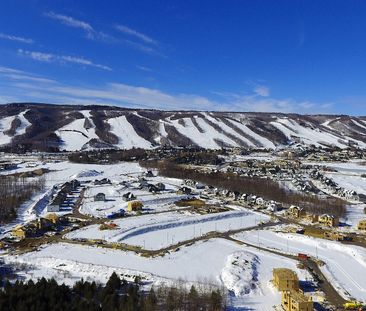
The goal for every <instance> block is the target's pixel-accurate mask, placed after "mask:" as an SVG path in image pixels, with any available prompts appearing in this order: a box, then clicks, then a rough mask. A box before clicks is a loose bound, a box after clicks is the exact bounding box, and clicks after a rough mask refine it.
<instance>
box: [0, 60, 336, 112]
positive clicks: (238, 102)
mask: <svg viewBox="0 0 366 311" xmlns="http://www.w3.org/2000/svg"><path fill="white" fill-rule="evenodd" d="M75 62H78V59H76V60H75ZM0 75H2V76H4V77H5V78H7V79H8V80H9V81H8V83H7V84H6V85H7V88H8V89H11V88H12V90H15V91H16V92H17V93H16V95H17V100H18V101H31V100H32V101H43V102H49V103H56V104H103V105H115V106H124V107H130V108H149V109H162V110H208V111H211V110H216V111H249V112H288V113H289V112H293V113H309V114H313V113H330V112H331V109H332V103H313V102H308V101H296V100H294V99H276V98H271V97H269V96H267V97H263V96H258V95H257V94H256V93H254V92H253V94H251V95H243V94H235V93H225V92H224V93H219V95H220V96H221V95H223V96H222V98H221V100H211V99H209V98H206V97H203V96H199V95H195V94H184V93H181V94H171V93H167V92H163V91H162V90H159V89H152V88H148V87H144V86H133V85H128V84H124V83H107V84H105V85H104V86H101V87H78V86H70V85H67V84H65V83H59V82H56V81H53V80H49V79H46V78H43V77H39V76H37V75H32V74H30V73H26V72H22V71H19V70H17V69H12V68H7V67H1V66H0ZM14 75H15V76H14ZM16 75H18V76H22V77H17V76H16ZM42 79H44V81H42ZM3 80H4V79H3ZM34 82H37V83H34ZM50 83H53V84H52V87H49V86H50ZM3 85H5V84H4V83H3ZM2 94H3V96H7V95H9V94H6V92H2ZM10 95H11V96H15V93H11V94H10Z"/></svg>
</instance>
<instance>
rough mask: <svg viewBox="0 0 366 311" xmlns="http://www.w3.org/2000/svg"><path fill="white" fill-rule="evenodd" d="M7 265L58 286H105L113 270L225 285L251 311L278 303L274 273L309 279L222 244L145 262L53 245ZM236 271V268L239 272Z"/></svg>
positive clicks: (267, 257)
mask: <svg viewBox="0 0 366 311" xmlns="http://www.w3.org/2000/svg"><path fill="white" fill-rule="evenodd" d="M236 257H238V258H239V260H245V259H250V260H251V264H250V265H245V266H241V267H240V268H238V267H237V265H236V264H235V261H233V259H234V258H236ZM5 261H6V262H7V263H19V264H26V265H29V266H28V268H27V269H25V270H23V272H22V274H23V275H24V276H25V277H26V278H30V277H32V278H39V277H42V276H46V277H50V276H54V277H56V280H58V281H59V282H66V283H68V284H70V283H74V282H75V281H76V280H78V279H80V278H81V277H83V278H84V279H93V280H97V281H100V282H105V281H106V280H107V278H108V276H109V275H110V273H111V272H112V271H116V272H117V273H121V274H124V275H126V274H128V275H132V276H133V275H140V276H143V277H144V279H145V280H146V281H151V282H161V281H162V280H165V281H166V280H179V279H181V280H184V281H186V282H203V283H210V284H217V285H222V284H223V285H225V286H227V287H228V289H229V290H232V291H233V292H236V293H237V294H238V295H239V297H235V298H233V301H234V303H235V304H236V305H240V307H242V308H248V309H250V310H252V309H254V310H272V306H273V305H276V304H277V305H278V304H279V303H280V293H279V292H278V291H277V290H276V289H274V288H273V286H272V285H271V283H270V280H271V278H272V269H273V268H279V267H282V268H284V267H287V268H291V269H293V270H295V271H297V273H298V275H299V277H300V279H302V280H304V279H305V278H307V277H308V276H307V275H306V274H305V273H304V271H302V270H299V269H298V268H297V267H296V262H295V261H292V260H289V259H285V258H282V257H278V256H276V255H273V254H269V253H266V252H262V251H258V250H255V249H252V248H245V249H243V247H241V246H239V245H237V244H235V243H233V242H229V241H226V240H222V239H214V240H210V241H207V242H200V243H197V244H195V245H191V246H189V247H183V248H181V250H180V251H178V252H174V253H171V254H167V255H165V256H163V257H155V258H145V257H140V256H137V255H136V254H134V253H131V252H123V251H119V250H107V249H102V248H98V247H89V246H81V245H73V244H66V243H61V244H52V245H47V246H44V247H42V248H41V249H40V250H39V251H35V252H31V253H27V254H23V255H18V256H5ZM238 269H240V270H238Z"/></svg>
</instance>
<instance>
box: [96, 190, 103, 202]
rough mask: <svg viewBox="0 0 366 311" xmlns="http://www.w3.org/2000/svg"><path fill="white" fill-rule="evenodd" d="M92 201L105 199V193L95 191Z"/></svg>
mask: <svg viewBox="0 0 366 311" xmlns="http://www.w3.org/2000/svg"><path fill="white" fill-rule="evenodd" d="M94 201H96V202H99V201H103V202H104V201H105V194H104V193H102V192H99V193H97V194H96V195H95V196H94Z"/></svg>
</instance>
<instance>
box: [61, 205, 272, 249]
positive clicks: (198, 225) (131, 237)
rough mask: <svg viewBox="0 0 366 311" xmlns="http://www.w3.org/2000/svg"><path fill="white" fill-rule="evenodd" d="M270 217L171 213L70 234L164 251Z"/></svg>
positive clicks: (143, 217) (75, 237) (253, 214)
mask: <svg viewBox="0 0 366 311" xmlns="http://www.w3.org/2000/svg"><path fill="white" fill-rule="evenodd" d="M268 219H269V217H267V216H265V215H260V214H257V213H254V212H251V211H228V212H222V213H216V214H209V215H197V214H191V213H189V212H183V211H182V212H170V213H163V214H155V215H143V216H139V217H128V218H124V219H118V220H115V221H114V223H115V224H116V225H118V228H117V229H114V230H99V226H98V225H92V226H88V227H85V228H82V229H79V230H77V231H73V232H71V233H69V234H67V237H68V238H72V239H102V240H106V241H108V242H122V243H126V244H130V245H136V246H141V247H143V248H145V249H160V248H164V247H167V246H170V245H174V244H176V243H179V242H182V241H186V240H189V239H192V238H196V237H200V236H201V235H204V234H206V233H208V232H210V231H222V232H223V231H228V230H235V229H241V228H247V227H252V226H255V225H256V224H258V223H259V222H260V221H266V220H268Z"/></svg>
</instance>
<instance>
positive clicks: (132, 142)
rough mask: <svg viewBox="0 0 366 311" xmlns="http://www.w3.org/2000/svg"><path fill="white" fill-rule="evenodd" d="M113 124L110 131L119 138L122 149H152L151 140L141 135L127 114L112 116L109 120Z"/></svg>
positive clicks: (118, 145) (119, 146)
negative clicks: (128, 119) (129, 120)
mask: <svg viewBox="0 0 366 311" xmlns="http://www.w3.org/2000/svg"><path fill="white" fill-rule="evenodd" d="M108 123H109V125H110V126H111V130H110V132H111V133H113V134H114V135H116V136H117V137H118V139H119V141H118V144H117V147H118V148H120V149H131V148H144V149H151V148H152V145H151V143H150V142H149V141H147V140H145V139H144V138H142V137H141V136H139V135H138V134H137V133H136V131H135V129H134V128H133V126H132V125H131V123H130V122H128V121H127V119H126V117H125V116H120V117H116V118H111V119H109V120H108Z"/></svg>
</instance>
